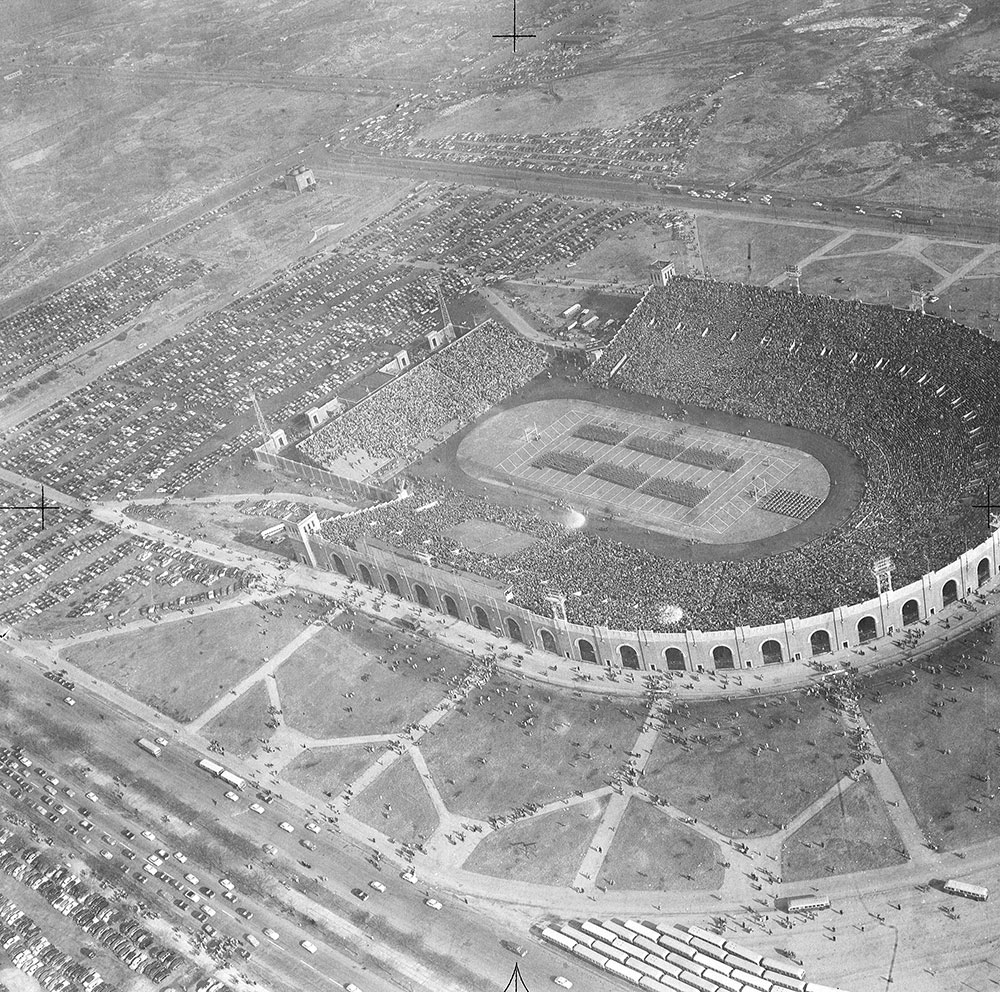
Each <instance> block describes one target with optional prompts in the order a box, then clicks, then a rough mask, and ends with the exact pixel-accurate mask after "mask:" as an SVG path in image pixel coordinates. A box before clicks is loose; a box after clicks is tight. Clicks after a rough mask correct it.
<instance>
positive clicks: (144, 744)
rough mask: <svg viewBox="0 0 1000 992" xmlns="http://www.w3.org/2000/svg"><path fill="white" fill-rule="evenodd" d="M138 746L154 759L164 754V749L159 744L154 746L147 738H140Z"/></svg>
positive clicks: (137, 742)
mask: <svg viewBox="0 0 1000 992" xmlns="http://www.w3.org/2000/svg"><path fill="white" fill-rule="evenodd" d="M136 744H138V745H139V747H141V748H142V749H143V751H145V752H146V753H147V754H151V755H152V756H153V757H154V758H158V757H159V756H160V755H161V754H163V748H161V747H160V745H159V744H154V743H153V742H152V741H150V740H147V739H146V738H145V737H140V738H139V739H138V740H137V741H136Z"/></svg>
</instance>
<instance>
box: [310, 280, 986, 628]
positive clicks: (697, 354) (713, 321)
mask: <svg viewBox="0 0 1000 992" xmlns="http://www.w3.org/2000/svg"><path fill="white" fill-rule="evenodd" d="M522 344H523V343H522ZM527 347H530V346H527ZM524 354H525V352H524V351H523V349H522V350H520V351H518V350H515V351H514V352H511V351H509V350H507V349H496V348H494V349H491V350H490V351H489V352H488V353H486V354H484V353H482V352H480V353H478V354H477V359H478V360H480V361H481V364H480V365H478V367H477V368H476V370H475V372H474V373H473V379H474V381H473V382H469V383H467V384H466V385H465V387H464V390H463V394H462V395H466V392H469V393H470V394H471V395H474V396H475V402H474V403H473V404H472V406H473V407H474V409H476V410H480V412H481V408H482V407H483V404H487V403H488V402H490V401H491V397H494V396H500V395H506V393H509V392H512V391H513V390H514V389H516V388H519V385H520V384H523V383H524V382H526V381H527V379H528V378H530V377H531V375H533V374H535V372H537V368H536V367H535V365H534V364H533V362H531V361H530V360H525V359H524V358H523V355H524ZM512 355H513V357H514V366H513V367H511V365H510V364H509V363H510V362H511V358H512ZM623 360H624V361H623ZM613 370H616V371H614V378H613V383H614V385H615V386H616V387H617V388H620V389H626V390H630V391H635V392H639V393H645V394H649V395H651V396H653V397H658V398H664V399H666V398H670V399H673V400H676V401H678V402H680V403H683V404H694V405H698V406H702V407H706V408H714V409H718V410H722V411H727V412H730V413H734V414H741V415H746V416H751V417H755V418H761V419H765V420H769V421H772V422H775V423H779V424H788V425H791V426H793V427H797V428H802V429H806V430H810V431H814V432H818V433H820V434H824V435H826V436H828V437H832V438H834V439H836V440H838V441H840V442H841V443H843V444H844V445H846V446H847V447H848V448H850V449H851V450H852V451H853V452H854V453H855V454H856V455H857V457H858V458H859V460H860V461H861V462H862V463H863V465H864V468H865V474H866V478H867V481H866V485H865V490H864V494H863V496H862V499H861V502H860V505H859V506H858V507H857V509H856V511H855V512H854V513H853V514H852V515H851V516H850V518H849V519H847V520H846V521H845V522H844V523H843V524H842V525H840V526H839V527H837V528H835V529H833V530H830V531H828V532H827V533H825V534H823V535H822V536H821V537H820V538H818V539H817V540H815V541H813V542H812V543H810V544H807V545H804V546H802V547H799V548H796V549H795V550H792V551H788V552H784V553H781V554H777V555H774V556H771V557H763V558H759V559H755V560H741V561H715V562H696V563H692V562H688V561H678V560H672V559H668V558H664V557H661V556H658V555H655V554H653V553H652V552H649V551H647V550H644V549H642V548H640V547H632V546H626V545H624V544H621V543H618V542H616V541H610V540H607V539H604V538H601V537H598V536H595V535H594V534H592V533H590V532H588V531H587V530H586V529H583V530H567V529H565V528H563V527H561V526H559V525H558V524H557V523H555V522H553V521H552V520H551V519H543V518H542V517H541V516H540V515H539V514H537V513H536V512H534V511H533V510H532V509H530V508H518V507H512V506H508V505H501V504H500V503H499V502H496V501H493V500H491V499H489V498H486V497H483V496H479V495H472V494H470V493H467V492H464V491H458V490H455V489H452V488H446V487H445V486H444V485H442V484H440V483H436V482H429V481H417V482H415V483H414V485H415V493H414V497H415V498H413V499H410V500H406V501H403V502H400V503H394V504H392V505H387V506H384V507H380V508H378V509H376V510H374V511H372V512H371V513H368V514H364V515H361V516H358V517H354V518H353V519H350V520H345V521H337V520H331V521H328V522H326V523H325V524H324V534H325V536H326V537H328V538H329V539H330V540H334V541H337V540H344V539H348V540H349V539H352V538H356V537H364V536H373V537H378V538H380V539H382V540H384V541H386V542H387V543H390V544H393V545H395V546H397V547H400V548H404V549H409V550H410V551H414V552H416V551H419V552H421V553H422V555H426V554H430V555H433V556H434V558H435V559H436V562H437V563H439V564H441V565H443V566H445V567H455V568H461V569H463V570H466V571H470V572H475V573H477V574H481V575H484V576H487V577H490V578H494V579H497V580H499V581H501V582H503V583H506V584H507V585H508V586H509V588H510V590H511V598H512V599H513V600H514V601H515V602H517V603H519V604H520V605H522V606H525V607H527V608H528V609H531V610H534V611H537V612H539V613H547V612H548V610H547V609H546V596H547V595H548V594H550V593H552V592H561V593H562V594H564V595H565V596H566V597H567V599H566V612H567V617H568V619H570V620H571V621H575V622H578V623H584V624H601V625H607V626H611V627H617V628H621V629H633V630H634V629H637V628H642V629H651V630H677V629H681V628H685V627H695V628H700V629H721V628H725V627H732V626H734V625H737V624H752V625H758V624H765V623H772V622H777V621H780V620H781V619H783V618H786V617H793V616H802V617H804V616H810V615H813V614H816V613H821V612H825V611H827V610H829V609H832V608H833V607H835V606H837V605H841V604H844V603H850V602H857V601H861V600H864V599H868V598H870V597H871V596H872V595H873V580H872V572H871V568H872V562H873V560H874V559H877V558H881V557H883V556H891V557H892V559H893V561H894V563H895V575H894V581H895V584H896V585H897V586H900V585H903V584H904V583H907V582H910V581H913V580H914V579H916V578H918V577H919V576H921V575H922V574H925V573H926V572H928V571H931V570H933V569H936V568H940V567H941V566H943V565H945V564H947V563H949V562H951V561H953V560H954V559H955V558H957V557H958V556H959V555H960V554H961V553H962V552H963V551H964V550H966V549H967V548H969V547H972V546H973V545H975V544H977V543H978V542H980V541H981V540H982V539H983V538H984V537H985V536H986V517H985V515H984V513H983V511H982V510H980V509H976V508H974V507H971V506H969V505H968V504H969V502H970V500H969V498H968V497H970V496H975V495H978V494H980V493H981V492H982V490H983V488H984V486H985V484H986V483H987V482H988V481H989V482H992V484H993V485H994V486H996V485H997V484H998V482H1000V476H998V472H997V466H998V464H1000V463H998V460H997V457H996V453H997V442H998V438H997V431H998V427H997V426H996V425H997V424H998V423H1000V416H998V413H1000V411H998V399H997V391H996V389H995V383H996V381H997V378H998V372H1000V348H998V347H997V346H996V345H994V344H993V343H991V342H989V341H988V340H987V339H985V338H983V337H981V336H979V335H978V334H976V333H974V332H972V331H969V330H967V329H965V328H963V327H960V326H958V325H955V324H952V323H948V322H944V321H941V320H939V319H936V318H931V317H924V316H922V315H919V314H915V313H909V312H903V311H898V310H894V309H891V308H888V307H877V306H868V305H863V304H860V303H854V302H847V303H845V302H839V301H835V300H831V299H827V298H822V297H807V296H791V295H786V294H782V293H778V292H775V291H772V290H768V289H765V288H759V287H753V286H743V285H732V284H725V283H716V282H708V281H694V280H686V279H678V280H675V281H673V282H672V283H671V284H670V286H669V287H668V288H666V289H663V290H651V291H650V292H649V293H648V294H647V295H646V297H644V299H643V301H642V302H641V304H640V305H639V306H638V307H637V309H636V310H635V311H634V312H633V314H632V315H631V317H630V318H629V320H628V321H627V322H626V324H625V325H624V326H623V328H622V329H621V331H620V332H619V333H618V335H616V337H615V338H614V340H613V341H612V342H611V343H610V345H609V347H608V348H607V350H606V352H605V354H604V356H603V358H602V360H601V361H600V362H599V363H598V365H597V366H595V367H594V368H593V369H592V370H591V371H590V373H589V375H590V377H591V378H592V380H593V381H594V382H595V383H596V384H598V385H608V384H609V383H610V382H611V381H612V380H611V376H612V374H613ZM463 372H464V373H465V374H469V373H470V369H469V368H468V367H466V368H465V369H463ZM508 383H509V384H510V386H509V388H507V384H508ZM494 401H495V400H494ZM452 402H453V399H452V394H451V393H449V392H448V391H446V392H445V393H444V394H443V396H438V395H436V394H431V393H427V394H424V395H423V396H422V399H421V400H420V403H421V404H422V406H421V407H420V413H419V415H408V416H407V417H406V418H400V419H399V421H398V422H397V423H396V424H394V425H393V426H392V428H391V432H390V433H388V434H379V436H377V437H375V438H373V439H372V443H376V444H382V445H384V446H385V448H386V449H389V448H392V447H393V446H395V447H396V448H397V450H398V449H411V448H413V446H414V444H415V442H416V441H417V440H418V439H419V438H420V437H421V436H425V433H424V432H425V427H424V425H426V424H429V423H438V422H441V420H442V418H447V417H451V416H454V415H455V410H454V408H453V406H452V405H451V404H452ZM469 412H471V408H470V409H467V410H465V413H466V414H468V413H469ZM379 430H380V431H381V430H382V429H381V428H379ZM977 502H978V501H977ZM428 507H430V509H428ZM417 508H420V512H414V510H415V509H417ZM474 519H479V520H487V521H492V522H497V523H500V524H503V525H505V526H507V527H508V528H510V529H512V530H516V531H520V532H523V533H525V534H528V535H531V536H532V537H534V538H535V539H536V540H535V541H533V542H530V544H529V546H528V547H526V548H524V549H523V550H520V551H518V552H517V553H513V554H509V555H495V554H484V553H476V552H473V551H470V550H468V549H466V548H465V547H463V546H462V545H461V544H460V543H459V542H458V541H455V540H452V539H450V538H449V537H447V536H446V532H447V531H448V529H449V528H450V527H451V526H453V525H455V524H458V523H461V522H463V521H466V520H474ZM668 603H669V604H677V605H678V606H679V607H680V609H681V611H682V612H681V613H680V615H678V614H677V611H673V613H671V612H670V611H665V610H664V604H668ZM671 617H673V619H668V618H671Z"/></svg>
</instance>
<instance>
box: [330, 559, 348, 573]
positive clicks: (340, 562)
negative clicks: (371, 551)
mask: <svg viewBox="0 0 1000 992" xmlns="http://www.w3.org/2000/svg"><path fill="white" fill-rule="evenodd" d="M331 561H332V562H333V567H334V568H335V569H336V570H337V571H338V572H340V574H341V575H347V569H346V568H345V567H344V559H343V558H341V557H340V555H332V556H331Z"/></svg>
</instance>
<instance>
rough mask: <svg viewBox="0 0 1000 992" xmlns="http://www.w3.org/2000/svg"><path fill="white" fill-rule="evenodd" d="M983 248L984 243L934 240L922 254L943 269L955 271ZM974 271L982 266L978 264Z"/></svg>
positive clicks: (977, 270)
mask: <svg viewBox="0 0 1000 992" xmlns="http://www.w3.org/2000/svg"><path fill="white" fill-rule="evenodd" d="M982 250H983V246H982V245H954V244H950V243H949V242H947V241H932V242H931V243H930V244H929V245H927V247H926V248H924V250H923V251H922V252H921V254H922V255H924V256H925V257H926V258H929V259H930V260H931V261H932V262H935V263H937V264H938V265H940V266H941V268H942V269H945V270H947V271H948V272H954V271H955V270H956V269H958V268H960V267H961V266H963V265H965V263H966V262H970V261H972V259H974V258H975V257H976V256H977V255H978V254H979V253H980V252H981V251H982ZM973 271H974V272H979V271H980V268H979V267H978V266H977V267H976V268H975V269H974V270H973Z"/></svg>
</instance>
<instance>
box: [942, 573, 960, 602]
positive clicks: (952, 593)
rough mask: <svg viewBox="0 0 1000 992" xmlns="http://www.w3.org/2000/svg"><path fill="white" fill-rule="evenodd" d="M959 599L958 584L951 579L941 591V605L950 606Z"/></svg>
mask: <svg viewBox="0 0 1000 992" xmlns="http://www.w3.org/2000/svg"><path fill="white" fill-rule="evenodd" d="M956 599H958V583H957V582H956V581H955V580H954V579H949V580H948V581H947V582H946V583H945V584H944V588H943V589H942V590H941V605H942V606H950V605H951V604H952V603H954V602H955V600H956Z"/></svg>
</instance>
